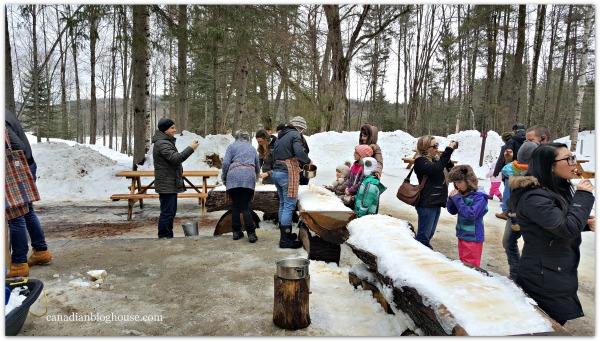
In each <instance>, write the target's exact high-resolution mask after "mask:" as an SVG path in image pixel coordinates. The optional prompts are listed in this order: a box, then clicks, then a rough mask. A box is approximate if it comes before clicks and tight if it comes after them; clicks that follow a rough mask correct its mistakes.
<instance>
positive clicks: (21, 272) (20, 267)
mask: <svg viewBox="0 0 600 342" xmlns="http://www.w3.org/2000/svg"><path fill="white" fill-rule="evenodd" d="M28 276H29V265H27V263H25V262H24V263H20V264H12V265H10V271H8V273H7V274H6V278H16V277H28Z"/></svg>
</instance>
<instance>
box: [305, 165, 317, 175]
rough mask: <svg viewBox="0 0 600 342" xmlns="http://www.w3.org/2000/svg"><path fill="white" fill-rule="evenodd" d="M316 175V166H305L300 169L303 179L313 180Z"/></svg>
mask: <svg viewBox="0 0 600 342" xmlns="http://www.w3.org/2000/svg"><path fill="white" fill-rule="evenodd" d="M316 175H317V166H316V165H315V164H306V165H304V167H303V168H302V176H304V177H305V178H314V177H315V176H316Z"/></svg>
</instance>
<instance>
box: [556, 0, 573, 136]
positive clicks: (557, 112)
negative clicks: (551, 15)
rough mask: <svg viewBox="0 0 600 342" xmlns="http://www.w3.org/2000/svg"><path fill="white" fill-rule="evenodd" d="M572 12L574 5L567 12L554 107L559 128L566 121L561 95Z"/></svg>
mask: <svg viewBox="0 0 600 342" xmlns="http://www.w3.org/2000/svg"><path fill="white" fill-rule="evenodd" d="M572 14H573V5H569V14H567V17H566V22H567V33H565V46H564V51H563V60H562V61H563V63H562V68H561V71H560V79H559V81H558V93H557V94H558V96H556V105H555V107H554V120H553V121H554V122H555V123H556V124H557V126H559V127H558V128H559V129H557V131H558V130H560V129H562V123H563V122H564V118H563V115H562V114H561V112H560V104H561V100H560V99H561V96H562V92H563V84H564V81H565V72H566V69H567V56H568V55H569V41H570V37H571V24H572V21H573V20H572Z"/></svg>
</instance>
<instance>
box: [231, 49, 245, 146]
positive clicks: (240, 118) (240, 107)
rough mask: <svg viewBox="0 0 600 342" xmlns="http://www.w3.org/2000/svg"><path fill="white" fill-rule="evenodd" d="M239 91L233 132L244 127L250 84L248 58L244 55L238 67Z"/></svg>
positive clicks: (237, 92)
mask: <svg viewBox="0 0 600 342" xmlns="http://www.w3.org/2000/svg"><path fill="white" fill-rule="evenodd" d="M236 78H237V80H236V81H237V82H236V83H237V86H236V88H237V91H236V101H235V114H234V116H233V126H232V129H231V134H234V135H235V132H236V131H237V130H239V129H240V128H242V127H244V123H243V122H244V115H245V114H246V101H247V86H248V58H247V57H242V58H241V61H240V63H239V65H238V69H237V77H236Z"/></svg>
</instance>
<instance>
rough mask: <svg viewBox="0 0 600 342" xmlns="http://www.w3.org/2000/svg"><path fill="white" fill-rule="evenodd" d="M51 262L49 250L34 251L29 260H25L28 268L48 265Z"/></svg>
mask: <svg viewBox="0 0 600 342" xmlns="http://www.w3.org/2000/svg"><path fill="white" fill-rule="evenodd" d="M51 261H52V254H50V251H49V250H45V251H36V250H35V249H34V250H33V254H31V256H29V259H28V260H27V264H28V265H29V266H33V265H43V264H48V263H50V262H51Z"/></svg>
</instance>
